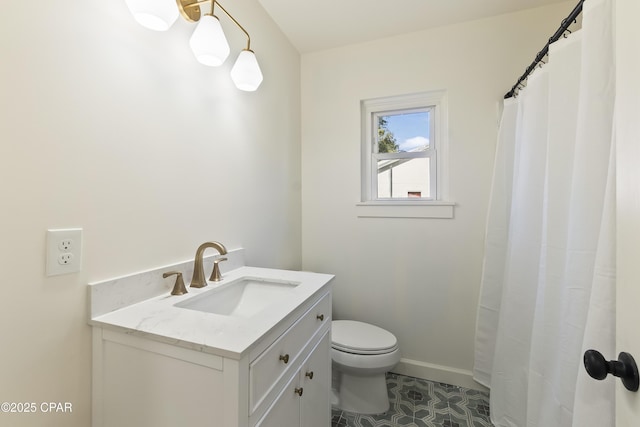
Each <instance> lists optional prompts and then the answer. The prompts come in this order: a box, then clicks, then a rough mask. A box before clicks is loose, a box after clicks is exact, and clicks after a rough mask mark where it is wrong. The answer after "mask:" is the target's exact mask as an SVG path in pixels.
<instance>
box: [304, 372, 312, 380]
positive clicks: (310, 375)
mask: <svg viewBox="0 0 640 427" xmlns="http://www.w3.org/2000/svg"><path fill="white" fill-rule="evenodd" d="M304 376H305V377H307V378H309V379H310V380H312V379H313V371H309V372H307V373H306V374H304Z"/></svg>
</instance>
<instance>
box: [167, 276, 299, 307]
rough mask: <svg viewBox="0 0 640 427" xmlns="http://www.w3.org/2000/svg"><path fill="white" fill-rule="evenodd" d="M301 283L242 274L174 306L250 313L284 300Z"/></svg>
mask: <svg viewBox="0 0 640 427" xmlns="http://www.w3.org/2000/svg"><path fill="white" fill-rule="evenodd" d="M298 285H299V283H298V282H286V281H278V280H273V279H262V278H256V277H243V278H240V279H237V280H234V281H233V282H229V283H227V284H224V285H220V287H218V288H214V289H211V290H208V291H206V292H204V293H203V294H201V295H198V296H195V297H193V298H190V299H188V300H186V301H182V302H179V303H177V304H175V307H180V308H187V309H189V310H197V311H203V312H205V313H213V314H220V315H225V316H238V317H251V316H253V315H254V314H256V313H258V312H260V311H262V310H263V309H264V308H266V307H267V306H269V305H271V304H273V303H277V302H279V301H281V298H283V297H284V296H286V295H287V294H288V293H289V292H291V290H293V289H295V287H296V286H298Z"/></svg>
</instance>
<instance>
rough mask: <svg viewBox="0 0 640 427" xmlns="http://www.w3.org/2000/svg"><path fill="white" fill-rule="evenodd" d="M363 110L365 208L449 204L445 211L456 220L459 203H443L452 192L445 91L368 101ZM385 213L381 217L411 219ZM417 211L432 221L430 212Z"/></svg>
mask: <svg viewBox="0 0 640 427" xmlns="http://www.w3.org/2000/svg"><path fill="white" fill-rule="evenodd" d="M361 110H362V199H361V202H362V203H360V204H359V206H376V205H377V206H387V207H389V206H414V207H415V206H448V207H449V208H448V209H445V210H447V211H450V212H451V217H452V216H453V203H450V202H446V201H444V200H443V199H444V197H445V196H446V190H447V181H446V178H447V176H446V170H445V169H446V154H447V140H446V135H447V129H446V123H447V117H446V114H447V111H446V94H445V92H444V91H437V92H426V93H419V94H413V95H402V96H394V97H389V98H378V99H371V100H366V101H362V105H361ZM441 210H442V209H441ZM385 212H387V213H386V214H384V215H381V216H406V215H404V214H397V215H396V214H394V215H389V214H388V212H389V210H386V211H385ZM412 212H413V213H412V215H417V216H418V217H432V216H431V214H429V213H425V212H422V213H416V211H415V210H413V211H412ZM359 216H378V215H364V214H363V215H360V214H359ZM435 217H438V218H440V217H449V216H448V214H444V216H440V214H437V215H436V216H435Z"/></svg>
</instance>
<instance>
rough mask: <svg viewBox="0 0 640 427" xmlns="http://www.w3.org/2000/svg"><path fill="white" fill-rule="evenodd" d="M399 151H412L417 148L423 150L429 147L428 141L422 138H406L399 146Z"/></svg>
mask: <svg viewBox="0 0 640 427" xmlns="http://www.w3.org/2000/svg"><path fill="white" fill-rule="evenodd" d="M399 145H400V150H402V151H412V150H415V149H417V148H423V147H425V146H428V145H429V139H428V138H425V137H424V136H414V137H413V138H407V139H405V140H404V142H401V143H400V144H399Z"/></svg>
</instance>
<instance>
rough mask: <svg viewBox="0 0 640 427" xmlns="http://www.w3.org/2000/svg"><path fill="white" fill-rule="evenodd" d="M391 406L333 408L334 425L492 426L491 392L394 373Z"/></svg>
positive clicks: (389, 377) (389, 380)
mask: <svg viewBox="0 0 640 427" xmlns="http://www.w3.org/2000/svg"><path fill="white" fill-rule="evenodd" d="M387 390H388V392H389V401H390V403H391V407H390V408H389V411H387V412H386V413H384V414H380V415H360V414H354V413H351V412H346V411H339V410H335V409H334V410H333V411H332V418H331V427H492V424H491V421H490V420H489V394H488V393H485V392H482V391H477V390H470V389H467V388H462V387H456V386H452V385H449V384H442V383H436V382H432V381H427V380H423V379H420V378H413V377H407V376H404V375H398V374H393V373H388V374H387Z"/></svg>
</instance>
